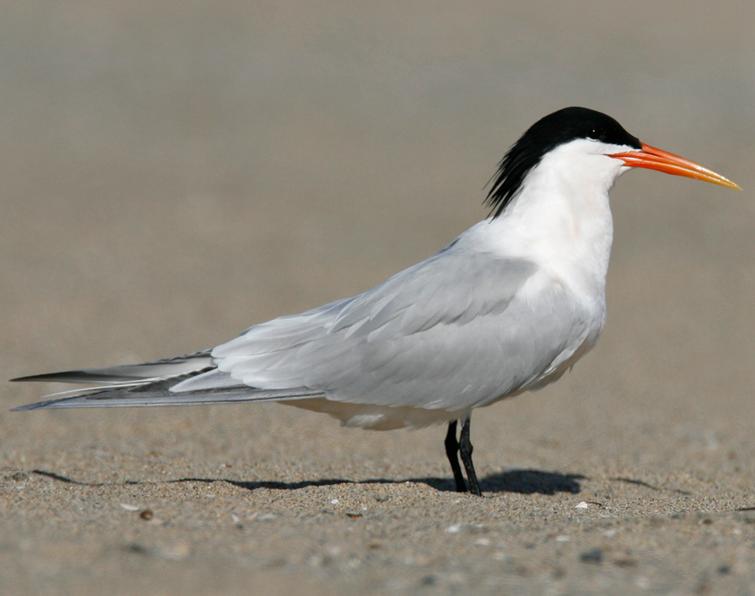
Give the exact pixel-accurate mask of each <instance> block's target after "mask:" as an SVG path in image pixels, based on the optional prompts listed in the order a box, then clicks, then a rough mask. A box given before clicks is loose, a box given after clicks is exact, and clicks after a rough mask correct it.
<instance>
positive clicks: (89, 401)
mask: <svg viewBox="0 0 755 596" xmlns="http://www.w3.org/2000/svg"><path fill="white" fill-rule="evenodd" d="M632 168H647V169H651V170H658V171H660V172H665V173H667V174H673V175H676V176H686V177H688V178H694V179H697V180H702V181H705V182H711V183H713V184H718V185H720V186H725V187H728V188H734V189H739V186H737V185H736V184H735V183H734V182H731V181H730V180H727V179H726V178H724V177H723V176H721V175H720V174H716V173H715V172H713V171H711V170H709V169H707V168H704V167H703V166H701V165H699V164H697V163H695V162H692V161H690V160H688V159H685V158H683V157H681V156H679V155H675V154H673V153H670V152H668V151H664V150H661V149H658V148H656V147H653V146H651V145H648V144H646V143H643V142H641V141H640V140H639V139H638V138H637V137H635V136H633V135H631V134H630V133H628V132H627V131H626V130H625V129H624V128H623V127H622V126H621V125H620V124H619V123H618V122H617V121H616V120H614V119H613V118H611V117H610V116H607V115H606V114H603V113H601V112H597V111H595V110H590V109H587V108H581V107H570V108H564V109H561V110H558V111H556V112H554V113H552V114H550V115H548V116H545V117H544V118H542V119H541V120H538V121H537V122H536V123H535V124H533V125H532V126H531V127H530V128H529V129H528V130H527V131H526V132H525V133H524V134H523V135H522V137H521V138H520V139H519V140H518V141H517V142H516V143H514V145H512V146H511V148H510V149H509V151H508V152H507V153H506V154H505V156H504V157H503V159H502V160H501V161H500V163H499V165H498V169H497V171H496V173H495V174H494V175H493V177H492V178H491V182H490V186H489V192H488V194H487V197H486V199H485V203H486V204H487V206H488V207H489V208H490V212H489V215H488V216H487V217H486V218H485V219H483V220H482V221H480V222H478V223H477V224H475V225H473V226H472V227H471V228H469V229H467V230H466V231H464V232H463V233H462V234H461V235H459V236H458V237H457V238H456V239H455V240H453V242H451V243H450V244H448V245H447V246H445V247H444V248H443V249H441V250H440V251H439V252H438V253H436V254H435V255H433V256H431V257H430V258H428V259H426V260H424V261H421V262H419V263H417V264H416V265H413V266H412V267H409V268H408V269H405V270H404V271H401V272H399V273H397V274H395V275H393V276H392V277H390V278H388V279H387V280H386V281H384V282H383V283H381V284H379V285H377V286H375V287H374V288H372V289H370V290H367V291H365V292H363V293H361V294H357V295H356V296H352V297H350V298H345V299H342V300H337V301H335V302H331V303H329V304H326V305H324V306H320V307H319V308H315V309H312V310H308V311H306V312H303V313H300V314H295V315H291V316H282V317H279V318H276V319H273V320H271V321H268V322H265V323H260V324H256V325H253V326H252V327H250V328H248V329H247V330H246V331H244V332H243V333H242V334H241V335H240V336H238V337H236V338H235V339H232V340H230V341H228V342H227V343H223V344H220V345H218V346H216V347H214V348H211V349H206V350H202V351H199V352H194V353H192V354H189V355H185V356H178V357H174V358H167V359H164V360H159V361H155V362H148V363H144V364H127V365H121V366H114V367H110V368H100V369H82V370H70V371H64V372H57V373H48V374H42V375H35V376H27V377H21V378H18V379H14V380H15V381H48V382H49V381H54V382H73V383H79V384H88V385H89V387H87V388H84V389H76V390H74V391H69V392H63V393H57V394H53V395H49V396H47V397H48V398H52V399H47V401H42V402H37V403H32V404H28V405H24V406H21V407H18V408H16V409H17V410H36V409H42V408H83V407H120V406H179V405H195V404H210V403H220V402H226V403H227V402H232V403H235V402H270V401H275V402H280V403H283V404H287V405H291V406H296V407H300V408H305V409H307V410H313V411H316V412H324V413H326V414H329V415H331V416H334V417H336V418H338V419H340V420H341V422H342V424H344V425H346V426H351V427H360V428H365V429H375V430H391V429H398V428H405V427H415V428H416V427H423V426H428V425H431V424H439V423H447V424H448V429H447V434H446V437H445V451H446V455H447V457H448V460H449V462H450V464H451V470H452V472H453V476H454V481H455V484H456V489H457V490H459V491H462V492H464V491H469V492H470V493H473V494H475V495H480V494H481V492H480V485H479V482H478V480H477V475H476V473H475V469H474V464H473V461H472V443H471V439H470V416H471V412H472V410H473V409H475V408H480V407H482V406H489V405H491V404H493V403H495V402H497V401H499V400H502V399H504V398H507V397H511V396H514V395H518V394H521V393H523V392H526V391H531V390H535V389H539V388H541V387H543V386H545V385H547V384H549V383H552V382H554V381H556V380H557V379H559V378H560V377H561V376H562V375H563V374H564V373H565V372H566V371H567V370H569V369H571V367H572V366H574V364H575V363H576V362H577V360H579V359H580V358H581V357H582V356H584V355H585V354H586V353H587V352H588V351H589V350H590V349H591V348H592V347H593V346H594V345H595V342H596V341H597V339H598V336H599V335H600V333H601V331H602V329H603V325H604V323H605V320H606V294H605V288H606V273H607V269H608V261H609V257H610V252H611V243H612V238H613V222H612V218H611V210H610V205H609V198H608V191H609V190H610V188H611V187H612V185H613V183H614V181H615V180H616V178H618V176H620V175H621V174H623V173H624V172H626V171H628V170H630V169H632ZM457 423H461V430H460V431H459V433H458V434H459V436H458V437H457ZM459 456H460V458H461V462H462V464H463V466H464V470H465V472H466V479H465V478H464V474H462V469H461V466H460V465H459Z"/></svg>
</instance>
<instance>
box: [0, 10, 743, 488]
mask: <svg viewBox="0 0 755 596" xmlns="http://www.w3.org/2000/svg"><path fill="white" fill-rule="evenodd" d="M754 21H755V7H754V5H753V4H752V3H751V2H744V1H742V2H738V1H731V2H726V3H711V2H707V1H705V2H703V1H689V0H685V1H683V2H682V1H674V2H671V1H669V2H642V1H640V2H632V3H623V4H616V3H606V2H585V1H580V2H569V3H568V5H566V4H562V5H556V4H554V3H539V2H528V3H508V2H506V3H502V2H464V3H453V2H417V3H405V2H395V3H394V2H380V3H354V2H327V3H325V2H299V3H280V2H233V1H218V2H175V1H170V0H168V1H154V0H152V1H150V2H141V1H131V2H112V1H107V2H103V1H91V2H84V1H81V2H79V1H72V2H65V3H50V2H38V1H27V2H14V3H11V2H6V3H4V4H3V9H2V18H1V19H0V208H1V213H2V217H1V218H0V274H1V276H2V284H0V304H2V307H3V309H2V312H3V315H2V317H0V338H2V358H1V359H0V377H2V378H5V379H7V378H9V377H12V376H17V375H22V374H30V373H35V372H42V371H47V370H57V369H65V368H69V367H80V366H82V365H91V366H97V365H106V364H110V363H114V362H120V361H142V360H147V359H151V358H156V357H162V356H167V355H172V354H176V353H184V352H188V351H193V350H195V349H198V348H202V347H206V346H210V345H213V344H216V343H219V342H221V341H224V340H227V339H229V338H231V337H233V336H235V335H236V334H237V333H239V332H240V331H241V330H242V329H244V328H245V327H247V326H249V325H250V324H252V323H253V322H256V321H264V320H266V319H268V318H271V317H274V316H276V315H279V314H284V313H289V312H294V311H298V310H303V309H306V308H309V307H312V306H316V305H319V304H321V303H324V302H326V301H329V300H332V299H335V298H338V297H342V296H346V295H349V294H353V293H355V292H359V291H361V290H363V289H365V288H368V287H370V286H372V285H374V284H376V283H378V282H380V281H381V280H383V279H384V278H385V277H386V276H387V275H389V274H391V273H393V272H395V271H397V270H399V269H401V268H403V267H405V266H407V265H410V264H412V263H414V262H415V261H417V260H418V259H421V258H423V257H426V256H428V255H430V254H432V253H433V252H434V251H436V250H437V249H438V248H440V247H441V246H443V245H444V244H445V243H446V242H448V241H449V240H450V239H451V238H453V237H454V236H455V235H456V234H458V233H459V232H461V231H462V230H463V229H465V228H466V227H467V226H469V225H471V224H472V223H474V222H475V221H477V220H479V219H481V218H482V217H483V216H485V214H486V211H485V209H484V208H483V207H482V206H481V201H482V199H483V197H484V188H483V187H484V185H485V183H486V181H487V180H488V178H489V176H490V175H491V173H492V172H493V170H494V168H495V165H496V163H497V161H498V160H499V159H500V157H501V156H502V155H503V153H504V152H505V151H506V149H507V147H508V146H509V145H510V144H511V143H512V142H513V141H514V140H515V139H516V138H517V137H518V135H520V134H521V133H522V132H523V131H524V130H525V129H526V128H527V127H528V126H529V125H530V124H531V123H532V122H534V121H535V120H536V119H538V118H540V117H541V116H543V115H545V114H547V113H549V112H551V111H553V110H555V109H558V108H561V107H564V106H568V105H583V106H587V107H591V108H595V109H598V110H601V111H605V112H607V113H609V114H610V115H612V116H614V117H616V118H617V119H618V120H619V121H620V122H621V123H622V124H624V125H625V126H626V128H627V129H628V130H629V131H630V132H632V133H633V134H636V135H637V136H639V137H640V138H641V139H643V140H645V141H647V142H649V143H651V144H653V145H657V146H660V147H663V148H666V149H669V150H671V151H675V152H678V153H681V154H683V155H685V156H688V157H690V158H691V159H694V160H696V161H700V162H701V163H703V164H704V165H706V166H708V167H710V168H712V169H714V170H716V171H719V172H721V173H722V174H724V175H725V176H728V177H730V178H731V179H733V180H735V181H736V182H738V183H739V184H740V185H741V186H742V187H743V188H744V192H742V193H734V192H729V191H725V190H723V189H719V188H716V187H712V186H709V185H704V184H701V183H695V182H692V181H690V180H686V179H681V178H673V177H670V176H663V175H661V174H657V173H653V172H635V173H630V174H628V175H626V176H624V177H623V178H622V179H621V180H620V181H619V183H618V184H617V186H616V188H615V189H614V190H613V193H612V205H613V210H614V219H615V243H614V251H613V261H612V268H611V271H610V275H609V286H608V294H609V296H608V303H609V317H608V324H607V327H606V331H605V335H604V337H603V339H602V341H601V342H600V343H599V345H598V347H597V349H596V350H595V351H594V353H592V354H591V355H590V356H589V357H588V358H587V359H585V360H584V361H583V362H582V363H580V365H579V366H577V367H576V369H575V371H574V372H573V373H572V374H571V375H568V376H567V377H566V378H565V379H564V380H563V381H562V382H560V383H558V384H556V385H554V386H552V387H550V388H548V389H547V390H545V391H543V392H541V393H540V394H539V395H538V397H524V398H520V399H518V400H516V401H515V402H511V403H508V404H500V405H498V406H496V407H495V408H493V409H491V410H488V411H487V415H486V416H480V417H479V418H480V422H479V424H478V425H477V431H476V432H477V433H478V435H477V436H478V437H479V438H478V440H477V444H478V446H480V449H479V450H478V453H479V458H480V459H479V462H480V463H479V466H480V467H482V468H483V470H485V469H487V470H490V469H494V468H496V466H497V467H500V466H502V465H503V466H506V465H536V464H538V461H533V459H532V458H535V459H536V460H537V458H541V460H540V465H545V464H544V463H543V462H550V465H551V467H554V468H556V467H558V466H559V465H563V466H566V467H568V464H566V463H563V462H570V461H575V460H579V459H580V458H583V459H581V460H580V461H583V462H584V461H589V457H595V458H597V457H598V456H599V455H600V457H608V458H609V460H610V462H611V463H610V464H609V465H616V466H620V465H640V464H638V462H640V463H642V462H647V463H648V465H650V466H653V465H668V466H669V468H671V467H674V466H680V465H681V466H690V467H691V468H692V469H700V470H702V469H710V470H715V469H719V468H718V466H719V464H720V465H723V463H722V462H724V460H725V459H726V456H725V453H728V452H730V451H732V450H733V451H735V452H736V451H737V450H739V452H741V453H744V454H745V455H746V454H747V453H750V454H751V453H752V444H751V436H750V435H749V432H750V426H751V420H752V419H753V418H752V416H753V415H754V413H753V400H752V391H753V382H754V381H755V372H753V371H754V370H755V367H753V355H755V316H754V315H753V302H754V301H753V296H754V295H755V262H754V260H753V254H755V252H754V249H755V235H754V234H753V218H754V217H755V202H754V201H753V194H752V193H753V189H755V168H754V167H753V163H754V159H755V144H754V143H753V138H754V136H753V133H754V132H755V131H754V130H753V128H754V125H753V123H754V122H755V76H754V74H753V73H754V70H753V61H754V60H755V36H753V34H752V24H753V22H754ZM0 387H1V388H0V395H1V396H2V399H3V407H2V410H3V412H2V413H0V429H2V435H3V453H2V461H0V463H2V464H4V465H6V466H11V467H13V466H34V465H41V464H42V463H44V464H45V465H47V466H48V467H51V466H52V467H54V466H58V468H57V469H63V468H65V469H67V470H69V471H70V470H71V469H73V470H79V471H82V470H86V471H87V472H88V473H91V474H97V473H98V472H97V471H96V469H97V466H92V465H91V459H88V456H87V453H86V452H84V451H82V450H83V449H84V448H85V447H93V446H95V447H96V448H97V449H102V450H105V451H106V452H107V453H108V454H109V455H108V457H110V456H112V457H116V458H117V457H119V456H122V457H123V458H128V457H131V456H135V457H136V456H138V455H139V454H141V453H146V452H148V451H149V450H150V449H152V448H153V447H154V445H155V444H159V445H160V446H161V449H163V452H164V453H166V454H168V456H175V458H176V459H175V461H173V465H174V466H175V467H176V469H177V468H180V467H181V466H184V467H185V468H186V469H191V470H195V469H196V468H201V467H202V466H207V467H212V466H214V465H216V464H217V463H218V462H219V461H226V459H229V460H230V459H233V458H237V459H239V460H241V462H242V464H243V465H244V466H247V467H246V468H242V469H240V470H238V473H239V474H241V475H242V476H244V474H246V475H247V476H249V477H252V476H255V474H257V473H258V472H257V471H256V468H253V464H252V461H255V462H258V461H259V459H264V461H273V462H275V461H278V462H282V464H281V465H283V464H285V463H286V462H291V461H297V462H302V461H304V462H307V463H308V465H310V464H311V466H310V467H309V468H306V467H305V468H304V469H302V468H297V469H298V470H299V471H298V472H296V473H299V474H300V475H302V476H303V477H305V478H318V477H322V476H323V475H326V474H328V473H331V472H333V471H335V472H333V473H337V474H340V475H352V476H359V474H360V470H363V469H364V468H362V467H360V466H362V465H363V464H364V465H368V463H369V462H373V461H375V458H379V457H388V456H390V455H391V454H393V455H398V456H399V457H397V458H395V459H391V463H389V464H385V466H384V467H382V468H381V469H380V473H384V474H388V475H391V474H399V475H400V474H402V473H404V474H422V473H427V470H426V469H425V468H426V467H427V466H428V465H432V466H435V468H432V469H431V470H430V472H433V473H437V474H439V475H444V474H445V462H444V461H443V456H442V452H441V451H440V449H439V440H440V438H441V437H440V435H441V434H442V431H441V430H439V429H433V430H428V431H422V432H420V433H416V434H409V433H394V434H392V435H390V436H388V435H381V434H360V433H357V432H355V431H348V430H346V431H340V430H338V428H337V425H336V423H335V422H332V421H330V420H327V419H324V418H320V417H317V416H316V415H314V414H309V413H304V412H299V411H294V410H290V409H287V408H281V407H274V408H273V407H267V406H263V407H261V408H258V409H257V410H255V411H254V412H252V411H251V410H250V409H249V408H248V407H247V408H246V409H244V407H241V406H233V407H217V408H211V409H196V410H193V409H186V410H181V411H180V412H179V411H173V410H170V411H159V412H155V411H151V412H150V413H149V414H146V413H145V411H143V410H142V411H123V412H120V411H119V412H118V413H116V414H114V413H113V412H102V411H91V412H86V413H78V412H76V413H70V412H65V413H52V414H50V413H46V412H45V413H35V414H31V415H24V416H21V415H11V414H8V413H7V411H6V406H7V407H10V406H14V405H19V404H21V403H24V402H27V401H31V400H33V399H34V398H36V397H37V396H38V395H39V394H40V391H41V389H40V387H30V386H13V385H9V384H4V385H2V386H0ZM268 429H272V431H274V432H275V433H276V436H278V437H281V436H282V437H283V439H284V440H280V441H278V442H277V443H272V442H271V439H265V438H264V435H265V433H266V431H267V430H268ZM292 429H293V430H292ZM247 432H248V433H251V434H256V435H259V436H260V439H259V441H261V442H260V443H257V445H256V446H253V445H249V444H246V443H244V442H243V441H241V442H237V441H236V438H238V437H239V436H240V435H241V436H243V435H244V433H247ZM287 432H288V433H294V434H293V435H292V437H294V438H295V440H292V441H289V442H286V441H285V437H286V433H287ZM304 436H306V437H307V438H308V441H309V442H308V443H307V444H306V445H305V444H303V441H301V440H300V439H301V437H304ZM553 437H556V439H558V440H561V439H563V441H562V443H561V447H560V448H559V449H555V450H554V449H551V450H550V451H548V447H547V444H546V443H542V444H539V443H538V444H537V445H539V446H533V445H534V443H533V442H536V440H540V439H542V440H543V441H545V439H546V438H548V440H551V439H553ZM559 437H560V438H559ZM640 437H641V440H640ZM748 437H749V438H748ZM556 439H553V440H556ZM517 442H518V443H517ZM483 444H484V445H485V446H484V448H483V447H482V445H483ZM721 444H723V445H724V447H725V448H721V449H719V450H718V451H716V449H717V447H716V448H711V445H714V446H718V445H721ZM512 445H513V446H512ZM516 445H519V447H516ZM410 446H411V449H412V450H415V449H416V454H418V456H417V457H418V459H413V460H411V461H409V460H407V459H405V458H404V459H402V458H401V457H400V456H401V454H405V453H406V452H407V449H409V448H410ZM320 447H322V448H323V450H321V451H318V449H319V448H320ZM326 447H327V449H331V450H330V451H328V452H327V453H328V455H325V453H326V452H325V449H326ZM538 449H539V450H540V451H538ZM596 449H599V450H600V453H599V454H597V453H596V452H595V450H596ZM748 449H749V451H748ZM258 450H260V451H264V456H263V457H261V458H257V457H256V456H257V453H258ZM556 451H558V453H556ZM53 452H54V454H53ZM77 454H78V455H77ZM334 454H335V455H334ZM339 454H340V456H342V459H341V460H339V459H338V457H339ZM538 454H539V455H538ZM591 454H592V455H591ZM691 454H692V455H691ZM722 454H723V455H722ZM77 458H78V459H77ZM184 458H185V459H184ZM201 458H204V459H201ZM244 458H246V460H245V459H244ZM559 458H561V459H559ZM584 458H588V459H584ZM610 458H613V459H610ZM706 458H713V459H706ZM389 459H390V458H389ZM108 461H110V460H108ZM129 461H130V460H129ZM203 462H204V463H203ZM349 462H351V463H349ZM354 462H357V463H354ZM365 462H368V463H367V464H365ZM428 462H431V463H428ZM560 462H561V463H560ZM102 465H105V464H102ZM124 465H126V464H124V463H123V461H120V462H118V461H114V463H113V464H112V469H111V470H110V472H109V473H111V474H113V475H117V474H118V473H119V472H118V471H119V470H122V469H124V468H123V466H124ZM134 465H136V464H134ZM254 465H263V464H261V463H259V464H254ZM745 465H748V464H745ZM66 466H67V467H66ZM318 466H319V467H318ZM284 467H285V466H284ZM135 469H136V468H135ZM287 469H291V468H287ZM274 473H275V472H273V471H271V472H270V473H268V474H267V479H270V478H271V476H273V475H274ZM365 473H368V472H365ZM710 473H711V474H715V473H716V472H714V471H711V472H710ZM483 475H484V472H483Z"/></svg>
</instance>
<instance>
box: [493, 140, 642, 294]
mask: <svg viewBox="0 0 755 596" xmlns="http://www.w3.org/2000/svg"><path fill="white" fill-rule="evenodd" d="M623 149H626V148H624V147H620V146H615V145H606V144H603V143H599V142H597V141H592V140H587V139H582V140H576V141H572V142H570V143H565V144H564V145H561V146H559V147H557V148H555V149H553V150H552V151H550V152H549V153H547V154H546V155H545V156H544V157H543V158H542V159H541V161H540V163H539V164H538V165H537V166H535V167H534V168H533V169H532V170H531V171H530V172H529V173H528V174H527V176H526V177H525V179H524V182H523V184H522V188H521V190H520V191H519V192H518V193H517V195H516V197H515V198H514V199H513V200H512V202H511V204H510V205H508V207H507V208H506V209H505V210H504V212H503V213H502V214H501V215H500V216H499V217H498V218H496V219H495V220H493V221H492V222H489V226H490V228H491V229H490V231H489V233H490V234H491V237H490V240H491V241H493V242H494V243H495V244H496V245H497V246H498V248H499V249H501V250H503V251H504V252H505V254H507V255H509V256H519V257H522V258H527V259H530V260H534V261H535V262H537V264H538V265H540V266H541V267H543V268H544V269H547V270H549V271H551V272H552V273H553V274H554V275H555V276H557V277H558V278H559V279H560V280H561V281H562V283H564V284H566V285H569V286H570V287H572V289H574V290H575V291H577V292H579V293H584V294H585V295H588V296H592V297H595V296H596V295H600V296H603V295H604V293H605V279H606V273H607V270H608V261H609V257H610V253H611V243H612V240H613V221H612V218H611V208H610V205H609V200H608V191H609V189H610V188H611V186H612V185H613V182H614V180H615V179H616V178H617V176H619V175H620V174H621V173H622V172H623V171H625V170H626V169H627V168H625V167H624V166H623V165H622V163H621V162H620V161H618V160H615V159H612V158H610V157H607V155H606V154H607V153H613V152H618V151H621V150H623Z"/></svg>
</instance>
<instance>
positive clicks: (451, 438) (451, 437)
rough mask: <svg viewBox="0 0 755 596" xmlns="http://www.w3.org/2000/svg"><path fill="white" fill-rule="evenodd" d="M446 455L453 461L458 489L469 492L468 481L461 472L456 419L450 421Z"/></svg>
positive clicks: (452, 465)
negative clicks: (465, 480)
mask: <svg viewBox="0 0 755 596" xmlns="http://www.w3.org/2000/svg"><path fill="white" fill-rule="evenodd" d="M444 444H445V446H446V455H447V456H448V461H449V462H450V463H451V471H453V473H454V482H455V483H456V490H457V491H458V492H460V493H465V492H467V483H466V482H464V476H463V475H462V473H461V466H459V457H458V453H459V441H457V440H456V420H454V421H453V422H449V423H448V432H447V433H446V440H445V443H444Z"/></svg>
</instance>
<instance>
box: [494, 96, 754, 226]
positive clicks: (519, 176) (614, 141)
mask: <svg viewBox="0 0 755 596" xmlns="http://www.w3.org/2000/svg"><path fill="white" fill-rule="evenodd" d="M546 160H548V161H549V162H551V163H552V164H553V167H554V168H556V169H561V170H562V172H561V174H566V173H569V172H572V173H573V172H575V171H577V172H578V174H579V175H581V176H585V177H591V178H594V179H597V180H605V181H608V183H609V184H610V183H612V182H613V180H614V179H615V178H616V176H618V175H619V174H621V173H623V172H625V171H626V170H628V169H630V168H647V169H650V170H658V171H659V172H665V173H666V174H673V175H675V176H686V177H688V178H694V179H696V180H702V181H704V182H710V183H712V184H718V185H720V186H725V187H727V188H734V189H738V190H741V189H740V188H739V186H738V185H737V184H735V183H734V182H732V181H731V180H728V179H727V178H724V177H723V176H721V175H720V174H717V173H715V172H713V171H711V170H709V169H707V168H705V167H703V166H701V165H700V164H697V163H695V162H693V161H690V160H688V159H686V158H684V157H681V156H679V155H676V154H674V153H670V152H668V151H664V150H663V149H658V148H657V147H653V146H652V145H648V144H647V143H644V142H642V141H640V139H638V138H637V137H635V136H633V135H632V134H630V133H628V132H627V131H626V130H625V129H624V127H623V126H621V124H619V123H618V122H617V121H616V120H614V119H613V118H611V117H610V116H608V115H606V114H603V113H602V112H598V111H595V110H590V109H588V108H580V107H571V108H564V109H562V110H558V111H557V112H553V113H552V114H549V115H548V116H545V117H544V118H541V119H540V120H538V121H537V122H535V124H533V125H532V126H531V127H530V128H529V129H528V130H527V131H526V132H525V133H524V134H523V135H522V136H521V138H520V139H519V140H518V141H517V142H516V143H514V145H513V146H512V147H511V149H509V151H508V153H506V155H505V156H504V157H503V159H502V160H501V162H500V164H499V165H498V170H497V172H496V173H495V174H494V176H493V178H492V179H491V186H490V192H489V193H488V196H487V199H486V203H487V204H488V205H489V206H490V207H491V210H492V213H491V215H492V216H493V217H497V216H498V215H500V214H501V213H502V212H503V210H504V209H505V208H506V206H507V205H508V204H509V203H510V202H511V200H512V199H513V198H514V197H515V196H516V195H517V194H518V192H519V190H520V189H521V188H522V186H523V185H524V183H525V179H526V177H527V174H529V173H530V171H531V170H532V169H533V168H535V167H536V166H538V165H540V164H541V163H542V162H544V161H546ZM585 182H587V181H585Z"/></svg>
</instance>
